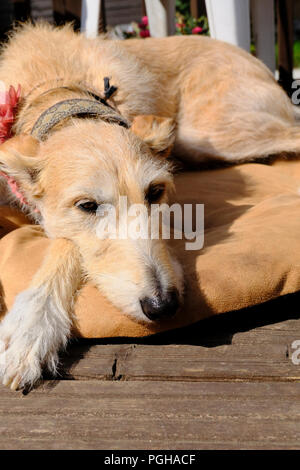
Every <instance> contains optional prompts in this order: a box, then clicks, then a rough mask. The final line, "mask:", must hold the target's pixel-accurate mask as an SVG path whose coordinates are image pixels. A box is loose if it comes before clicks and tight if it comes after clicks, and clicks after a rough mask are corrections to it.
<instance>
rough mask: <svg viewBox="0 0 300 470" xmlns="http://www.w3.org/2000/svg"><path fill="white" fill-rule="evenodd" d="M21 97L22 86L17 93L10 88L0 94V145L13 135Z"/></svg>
mask: <svg viewBox="0 0 300 470" xmlns="http://www.w3.org/2000/svg"><path fill="white" fill-rule="evenodd" d="M20 95H21V86H20V85H19V86H18V89H17V91H16V90H15V89H14V87H13V86H10V87H9V90H8V91H5V92H0V143H3V142H5V141H6V140H7V139H9V137H10V135H11V128H12V125H13V123H14V120H15V115H16V113H17V106H18V102H19V98H20Z"/></svg>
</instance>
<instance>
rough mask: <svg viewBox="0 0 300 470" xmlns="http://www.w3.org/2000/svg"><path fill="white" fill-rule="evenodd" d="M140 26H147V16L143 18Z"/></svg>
mask: <svg viewBox="0 0 300 470" xmlns="http://www.w3.org/2000/svg"><path fill="white" fill-rule="evenodd" d="M141 24H142V25H144V26H148V16H143V18H142V21H141Z"/></svg>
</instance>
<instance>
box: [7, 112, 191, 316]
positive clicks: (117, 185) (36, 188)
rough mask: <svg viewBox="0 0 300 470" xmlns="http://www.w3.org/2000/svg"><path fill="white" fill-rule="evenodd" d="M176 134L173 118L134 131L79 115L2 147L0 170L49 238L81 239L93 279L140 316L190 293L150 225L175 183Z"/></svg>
mask: <svg viewBox="0 0 300 470" xmlns="http://www.w3.org/2000/svg"><path fill="white" fill-rule="evenodd" d="M137 134H138V135H137ZM172 139H173V125H172V123H171V121H170V120H164V119H160V120H157V119H154V118H146V119H145V120H144V124H142V121H141V120H137V121H136V123H135V124H134V125H133V129H132V130H128V129H125V128H123V127H121V126H118V125H116V124H108V123H105V122H103V121H93V120H85V119H75V120H73V123H72V125H69V126H66V127H63V128H62V129H59V130H57V131H56V132H55V133H53V134H52V135H51V137H50V138H48V139H47V140H46V141H45V142H41V143H40V142H37V141H36V140H35V139H33V138H31V137H29V136H17V137H15V138H12V139H10V140H9V141H7V142H6V143H5V144H3V145H2V146H1V148H0V162H1V163H0V170H1V171H2V172H4V173H5V174H6V175H8V176H9V177H11V178H13V179H14V180H15V181H16V182H17V184H18V186H19V188H20V190H21V191H22V193H23V194H24V196H25V198H26V200H27V201H28V205H29V206H30V207H32V208H36V210H37V211H38V214H40V215H39V217H40V222H41V224H42V226H43V227H44V229H45V231H46V233H47V235H48V236H49V237H50V238H59V237H64V238H67V239H70V240H72V241H74V243H75V244H76V245H77V246H78V247H79V250H80V253H81V256H82V260H83V267H84V269H85V272H86V275H87V276H88V278H89V279H91V280H92V282H94V283H95V284H96V285H97V286H98V288H99V289H100V290H101V291H102V292H103V293H104V294H105V295H106V297H108V298H109V299H110V300H111V302H113V303H114V304H115V305H116V306H117V307H119V308H120V309H121V310H123V311H124V312H126V313H128V314H131V315H133V316H135V317H136V318H138V319H140V320H146V318H148V319H150V320H157V319H160V318H162V317H164V316H167V315H172V314H174V313H175V312H176V310H177V308H178V304H179V301H180V298H181V296H182V290H183V289H182V274H181V269H180V267H179V265H178V263H177V261H176V260H175V259H174V258H173V256H172V255H171V254H170V252H169V248H168V246H167V243H166V241H165V240H162V239H161V237H160V236H159V234H158V236H155V237H153V236H151V233H150V231H151V223H150V224H149V221H150V222H151V220H152V216H153V212H152V213H151V209H152V208H153V204H160V203H162V202H167V198H168V192H169V191H170V190H172V187H173V181H172V176H171V173H170V169H169V164H168V163H167V161H166V159H165V155H166V153H168V149H169V147H170V144H172ZM132 207H133V210H132ZM114 227H115V231H114ZM141 232H142V233H143V236H142V237H141V236H140V235H141ZM137 234H139V235H138V236H137ZM156 235H157V232H156Z"/></svg>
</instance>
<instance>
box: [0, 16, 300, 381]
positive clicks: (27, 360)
mask: <svg viewBox="0 0 300 470" xmlns="http://www.w3.org/2000/svg"><path fill="white" fill-rule="evenodd" d="M0 80H1V81H2V82H3V83H4V84H5V87H6V90H8V89H9V87H13V88H11V90H18V91H17V92H16V91H14V93H15V95H18V96H17V97H18V99H19V104H18V109H17V114H16V117H15V119H14V122H13V126H12V129H11V134H9V137H10V138H9V139H8V140H6V142H4V143H3V144H2V145H1V146H0V171H1V174H2V190H1V198H2V200H4V202H6V203H7V202H8V201H9V202H10V203H12V204H18V205H19V207H21V208H22V209H23V210H24V211H26V212H27V214H28V215H29V216H30V217H32V218H33V219H34V220H35V221H36V222H37V223H39V224H40V225H41V226H42V227H43V229H44V230H45V233H46V234H47V236H48V237H49V238H51V239H52V240H53V241H52V243H51V246H50V248H49V252H48V253H47V256H46V258H45V260H44V262H43V264H42V266H41V267H40V269H39V271H38V272H37V274H36V275H35V277H34V278H33V279H32V282H31V285H30V287H29V288H28V290H26V291H24V292H22V293H20V294H19V295H18V296H17V298H16V299H15V303H14V305H13V307H12V310H11V311H10V312H8V313H7V314H6V315H5V317H4V319H3V320H2V322H1V324H0V377H1V379H2V382H3V383H4V384H5V385H8V386H10V387H11V388H12V389H18V388H24V387H32V386H33V385H34V384H35V383H36V382H37V381H38V380H39V378H40V377H41V373H42V368H43V367H47V368H48V369H49V370H50V371H51V372H52V373H54V374H55V373H56V371H57V365H58V360H59V359H58V352H59V350H61V349H62V348H64V347H65V345H66V344H67V341H68V338H69V337H70V331H71V327H72V323H73V322H74V318H73V314H72V310H73V303H74V299H75V298H76V293H77V292H78V289H79V288H80V285H81V284H82V282H83V281H84V280H86V279H89V280H90V281H91V282H93V283H94V284H95V285H96V286H97V287H98V289H99V290H100V291H101V292H102V293H103V294H104V295H105V296H106V297H107V298H108V299H109V300H110V301H111V302H112V303H114V304H115V305H116V306H117V307H118V308H119V309H121V310H122V311H123V312H124V313H125V314H128V315H131V316H133V317H134V318H135V319H136V320H137V321H159V320H160V319H162V318H164V317H166V316H171V315H175V314H176V312H177V310H178V308H179V306H180V304H181V303H182V302H183V295H184V282H183V274H182V269H181V267H180V265H179V264H178V262H177V261H176V258H175V257H174V255H173V254H172V253H171V252H170V249H169V247H168V245H167V243H166V241H165V240H162V239H161V238H158V239H151V238H149V239H145V240H144V239H143V240H141V239H139V240H136V239H133V238H130V237H127V238H122V237H119V238H118V237H117V238H116V239H111V238H109V237H108V238H101V237H99V236H98V234H97V229H98V227H99V223H100V221H101V214H102V212H101V209H102V208H103V207H104V206H105V205H107V204H111V205H113V206H114V207H116V209H117V217H118V218H119V219H120V218H121V212H120V206H119V201H120V196H126V197H127V200H128V201H129V203H130V204H141V205H144V206H146V208H147V211H149V210H150V207H151V206H152V205H153V204H160V203H163V202H167V201H168V195H169V193H170V191H172V188H173V182H172V175H171V168H170V163H169V159H168V158H167V157H168V155H169V153H170V149H172V155H173V156H175V157H176V158H177V159H181V160H182V161H184V162H186V163H188V164H191V165H194V166H195V165H198V164H199V163H203V162H207V161H227V162H230V163H237V162H244V161H250V160H253V159H254V158H255V159H257V158H263V157H267V156H269V155H277V154H280V153H282V152H289V153H295V154H297V153H298V152H299V150H300V138H299V132H298V127H297V124H296V121H295V116H294V109H293V106H292V104H291V103H290V101H289V99H288V97H287V96H286V95H285V93H284V92H283V91H282V90H281V88H280V87H279V86H278V85H277V83H276V81H275V79H274V77H273V76H272V74H271V72H270V71H269V70H268V69H267V68H266V67H265V66H264V65H263V64H262V63H261V62H260V61H258V60H257V59H256V58H254V57H252V56H251V55H250V54H248V53H246V52H245V51H242V50H241V49H239V48H236V47H234V46H231V45H229V44H225V43H222V42H220V41H216V40H213V39H210V38H207V37H170V38H163V39H151V38H149V39H146V40H128V41H113V40H108V39H106V38H101V37H100V38H96V39H87V38H85V37H84V36H82V35H80V34H76V33H74V32H73V30H72V27H71V26H64V27H62V28H55V27H52V26H50V25H48V24H46V23H41V24H37V25H36V26H33V25H30V24H25V25H23V26H21V27H19V28H17V29H16V30H15V31H14V32H13V33H12V35H11V37H10V39H9V41H8V43H7V44H6V45H5V46H4V47H3V51H2V54H1V59H0ZM19 85H20V88H18V86H19ZM19 95H20V96H19ZM1 364H2V365H1Z"/></svg>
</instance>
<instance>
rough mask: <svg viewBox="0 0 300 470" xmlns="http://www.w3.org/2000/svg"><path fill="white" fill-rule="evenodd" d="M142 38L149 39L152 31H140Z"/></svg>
mask: <svg viewBox="0 0 300 470" xmlns="http://www.w3.org/2000/svg"><path fill="white" fill-rule="evenodd" d="M140 36H141V38H148V37H149V36H150V31H149V30H148V29H144V30H142V31H140Z"/></svg>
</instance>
